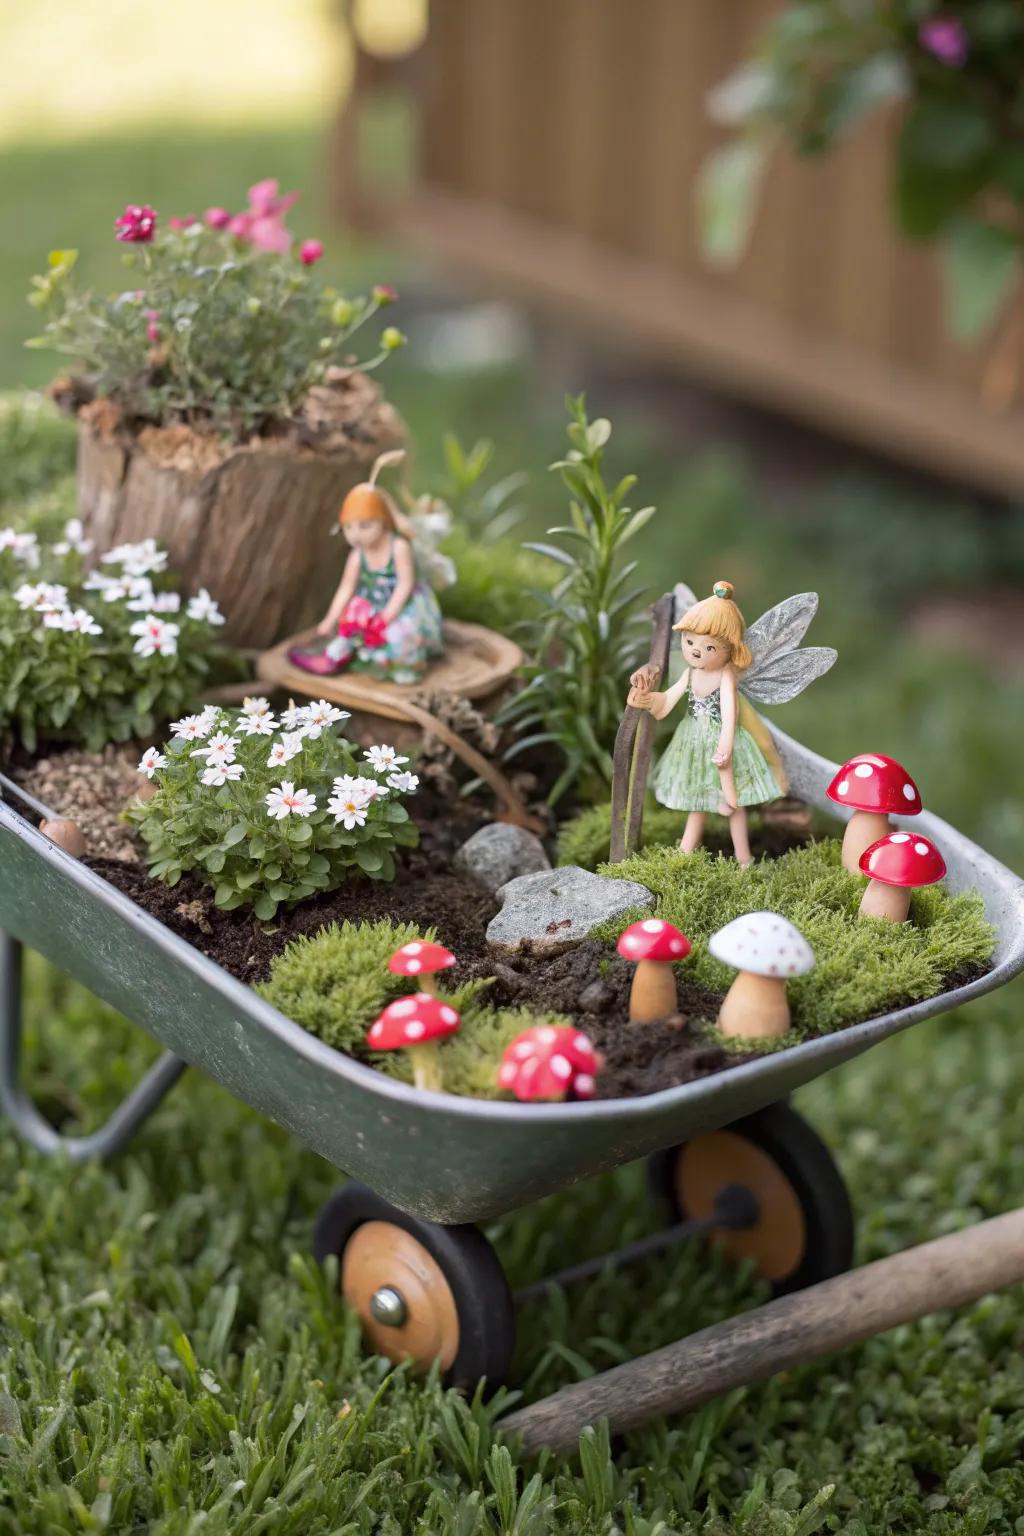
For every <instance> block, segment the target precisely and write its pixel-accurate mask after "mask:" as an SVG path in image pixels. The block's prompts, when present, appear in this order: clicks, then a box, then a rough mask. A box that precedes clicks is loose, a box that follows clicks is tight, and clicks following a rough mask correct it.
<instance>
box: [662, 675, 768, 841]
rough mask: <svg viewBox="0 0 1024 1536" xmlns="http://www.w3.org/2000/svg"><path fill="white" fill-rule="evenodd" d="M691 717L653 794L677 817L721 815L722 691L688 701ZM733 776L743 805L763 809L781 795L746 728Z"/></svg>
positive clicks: (739, 729)
mask: <svg viewBox="0 0 1024 1536" xmlns="http://www.w3.org/2000/svg"><path fill="white" fill-rule="evenodd" d="M686 701H687V709H686V714H685V715H684V716H683V718H682V720H680V722H679V724H678V725H677V727H676V730H675V734H674V735H673V737H672V740H671V741H670V742H669V744H668V746H667V747H666V748H665V751H664V752H663V753H662V756H661V760H660V762H659V763H658V766H657V768H656V769H655V771H654V777H653V779H652V781H651V788H652V790H653V791H654V797H655V799H656V800H657V801H658V802H659V804H660V805H664V806H667V807H668V809H669V810H671V811H715V810H717V809H718V807H719V806H720V805H721V803H722V781H721V779H720V778H719V773H718V769H717V768H716V767H715V764H714V763H713V762H712V758H713V756H714V754H715V752H717V750H718V738H719V736H720V735H721V733H722V704H721V699H720V698H719V691H718V689H717V688H716V689H715V691H714V693H709V694H707V695H706V697H704V698H698V697H697V695H696V694H694V693H687V695H686ZM732 772H733V778H734V780H735V782H736V800H737V804H738V805H763V804H764V803H765V801H767V800H774V799H775V798H776V796H777V795H778V793H779V786H778V784H777V782H776V780H775V776H774V774H773V773H772V771H771V768H770V767H769V766H768V761H767V759H766V758H765V756H764V753H763V752H762V751H761V749H760V747H759V746H758V745H757V742H756V741H755V740H754V738H753V736H751V734H750V732H749V731H748V730H747V729H746V727H745V726H743V725H739V724H738V725H737V726H736V736H735V740H734V741H733V748H732Z"/></svg>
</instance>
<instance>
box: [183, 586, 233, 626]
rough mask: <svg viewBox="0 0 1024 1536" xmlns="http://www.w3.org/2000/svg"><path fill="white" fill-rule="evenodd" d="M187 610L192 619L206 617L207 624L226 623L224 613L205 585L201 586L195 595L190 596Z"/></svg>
mask: <svg viewBox="0 0 1024 1536" xmlns="http://www.w3.org/2000/svg"><path fill="white" fill-rule="evenodd" d="M187 612H188V616H189V618H190V619H205V620H206V622H207V624H223V623H224V615H223V614H222V613H221V611H220V609H219V608H218V607H217V604H216V602H215V601H214V599H213V598H212V597H211V596H210V594H209V592H207V590H206V588H205V587H200V588H199V591H198V592H197V593H196V595H195V597H190V598H189V600H188V610H187Z"/></svg>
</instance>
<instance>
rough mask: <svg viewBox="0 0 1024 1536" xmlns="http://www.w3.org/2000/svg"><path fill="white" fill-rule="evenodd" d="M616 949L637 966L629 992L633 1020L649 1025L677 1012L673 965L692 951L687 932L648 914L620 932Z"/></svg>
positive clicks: (630, 1015)
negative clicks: (680, 930) (655, 1020)
mask: <svg viewBox="0 0 1024 1536" xmlns="http://www.w3.org/2000/svg"><path fill="white" fill-rule="evenodd" d="M616 948H617V949H618V952H619V954H620V955H621V956H622V958H623V959H624V960H632V961H633V962H634V963H635V965H636V971H635V973H634V975H633V985H632V987H631V988H630V991H629V1021H630V1023H631V1024H649V1023H650V1022H651V1020H652V1019H664V1018H667V1017H668V1015H669V1014H670V1013H675V1011H676V1004H677V1001H678V999H677V997H676V974H675V971H674V970H673V969H672V965H673V962H674V961H676V960H685V959H686V957H687V955H688V954H689V953H690V941H689V939H688V938H687V937H686V934H685V933H680V932H679V929H678V928H673V926H672V924H671V923H666V922H665V920H664V918H661V917H645V918H644V919H643V920H642V921H641V922H639V923H630V925H629V927H628V928H626V929H624V931H623V932H622V933H620V934H619V942H618V944H617V945H616Z"/></svg>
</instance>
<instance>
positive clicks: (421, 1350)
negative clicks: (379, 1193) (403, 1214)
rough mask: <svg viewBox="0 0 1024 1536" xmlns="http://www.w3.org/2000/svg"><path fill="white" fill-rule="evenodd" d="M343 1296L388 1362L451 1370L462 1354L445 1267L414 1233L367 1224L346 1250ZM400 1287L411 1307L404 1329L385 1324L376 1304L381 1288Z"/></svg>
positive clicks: (390, 1225)
mask: <svg viewBox="0 0 1024 1536" xmlns="http://www.w3.org/2000/svg"><path fill="white" fill-rule="evenodd" d="M340 1283H341V1292H342V1295H343V1296H344V1298H345V1300H346V1301H347V1302H348V1303H349V1305H350V1306H353V1307H355V1309H356V1311H357V1312H358V1313H359V1315H360V1317H361V1318H362V1320H363V1332H364V1333H365V1335H366V1339H367V1342H368V1343H369V1345H370V1347H371V1348H372V1349H374V1350H375V1351H376V1352H377V1354H379V1355H384V1356H385V1357H386V1358H387V1359H388V1360H394V1361H396V1362H397V1361H399V1360H406V1359H411V1360H413V1361H414V1362H415V1363H416V1365H418V1366H420V1367H422V1368H424V1369H426V1367H428V1366H430V1365H432V1364H433V1362H434V1361H435V1360H439V1361H440V1362H441V1368H442V1370H448V1368H449V1367H450V1366H451V1364H452V1362H453V1361H454V1359H455V1356H456V1355H457V1354H458V1350H459V1314H458V1310H457V1308H456V1305H455V1297H454V1296H453V1295H452V1291H451V1287H450V1286H449V1284H448V1281H447V1280H446V1279H445V1277H444V1271H443V1270H442V1269H441V1266H440V1265H439V1264H438V1263H437V1260H436V1259H434V1258H433V1257H432V1256H431V1255H430V1254H429V1253H428V1252H427V1250H426V1248H424V1246H423V1244H422V1243H419V1242H417V1241H416V1239H415V1238H414V1237H413V1236H412V1234H411V1233H410V1232H406V1231H405V1229H404V1228H403V1227H399V1226H396V1225H395V1224H394V1223H393V1222H390V1221H366V1222H363V1224H362V1226H360V1227H357V1228H356V1230H355V1232H354V1233H353V1234H352V1236H351V1237H350V1238H349V1240H348V1242H347V1243H346V1244H345V1251H344V1253H343V1255H342V1260H341V1276H340ZM384 1285H390V1286H394V1288H395V1290H396V1291H399V1292H401V1295H402V1297H403V1299H404V1301H405V1305H406V1310H407V1317H406V1320H405V1322H404V1323H403V1325H402V1326H401V1327H400V1328H392V1327H388V1326H387V1325H386V1324H384V1323H379V1322H378V1321H377V1319H376V1318H375V1317H374V1316H373V1314H372V1312H371V1311H370V1301H371V1298H372V1297H373V1294H374V1292H375V1291H377V1290H379V1289H380V1287H381V1286H384Z"/></svg>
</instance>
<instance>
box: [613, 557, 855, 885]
mask: <svg viewBox="0 0 1024 1536" xmlns="http://www.w3.org/2000/svg"><path fill="white" fill-rule="evenodd" d="M676 590H677V603H678V602H679V601H680V594H681V600H682V602H683V603H685V605H686V611H685V612H684V613H683V615H682V617H681V618H680V619H679V621H678V622H677V623H675V624H673V626H672V628H673V629H674V630H676V631H678V632H680V633H681V642H680V643H681V648H682V654H683V663H684V668H685V670H684V671H683V673H682V676H681V677H680V678H679V680H678V682H676V683H673V684H672V686H671V687H670V688H668V689H666V691H665V692H664V693H657V692H654V691H653V689H654V685H655V683H656V682H657V681H658V675H657V668H652V667H641V668H639V669H638V671H636V672H634V673H633V675H632V677H631V678H630V684H631V689H630V694H629V698H628V701H627V702H628V703H630V704H632V705H633V706H634V707H635V708H637V709H646V710H649V711H650V713H651V714H652V715H653V716H654V718H655V719H656V720H663V719H664V718H665V716H666V715H668V714H669V713H670V712H671V711H672V710H673V709H674V708H675V706H676V705H677V704H678V703H679V700H680V699H681V698H682V697H683V695H684V694H686V693H688V694H689V708H688V711H687V713H686V715H685V716H684V718H683V719H682V720H681V721H680V723H679V725H678V726H677V727H676V731H675V734H674V735H673V737H672V740H671V741H670V742H669V744H668V746H667V747H666V748H665V751H664V752H663V754H662V756H661V759H660V761H659V763H658V766H657V768H656V770H655V773H654V778H653V781H652V786H651V787H652V789H653V791H654V796H655V799H656V800H658V801H659V803H660V804H661V805H664V806H667V807H668V808H669V809H670V810H674V811H688V812H689V815H688V816H687V819H686V827H685V829H684V832H683V836H682V838H681V840H680V843H679V846H680V848H681V849H682V850H683V852H684V853H692V852H693V851H694V849H696V848H698V847H699V846H700V844H701V841H702V839H703V837H704V823H705V818H706V816H707V813H708V812H709V811H716V812H717V813H718V814H719V815H720V816H726V817H728V820H729V832H730V834H731V836H732V846H733V851H734V852H735V854H736V859H737V861H738V862H739V863H740V864H741V865H742V866H743V867H744V868H746V867H748V866H749V865H750V864H751V863H752V862H753V860H752V858H751V853H750V838H749V835H748V829H747V812H746V807H747V806H748V805H762V804H763V803H764V802H765V801H767V800H774V799H775V798H776V797H777V796H778V795H781V794H785V792H786V787H787V786H786V778H785V773H784V771H783V768H782V763H781V761H780V759H779V755H778V752H777V750H776V748H775V743H774V742H773V741H772V738H771V734H770V732H769V731H768V728H767V726H766V725H765V723H764V721H763V720H762V719H761V718H760V716H759V715H757V714H756V712H755V711H754V710H753V709H752V708H751V706H750V704H749V703H748V702H747V699H746V698H744V697H743V696H742V695H743V694H747V695H749V697H750V698H754V699H757V700H758V701H759V702H761V703H765V704H779V703H783V702H785V701H786V700H788V699H792V698H795V697H796V695H797V694H798V693H802V692H803V690H804V688H806V687H807V685H808V683H810V682H811V681H812V680H813V679H814V678H815V677H820V676H821V674H822V673H823V672H826V671H828V669H829V667H830V666H831V665H832V663H833V662H834V661H835V659H836V653H835V651H833V650H831V649H829V648H828V647H824V646H809V647H806V648H804V649H801V648H800V641H801V640H802V638H803V635H804V632H805V630H806V629H807V626H808V624H809V623H810V622H811V619H812V618H813V617H814V614H815V612H816V610H817V606H818V599H817V595H816V594H815V593H813V592H805V593H802V594H800V595H798V596H796V597H791V598H788V599H787V600H786V601H785V602H783V603H780V604H779V605H778V607H776V608H772V609H771V610H770V611H769V612H768V613H766V614H764V615H763V617H762V618H760V619H758V621H757V623H756V624H753V625H751V627H750V629H749V630H747V629H746V626H745V624H744V620H743V615H742V613H741V612H740V610H739V609H738V608H737V606H736V602H735V599H734V596H733V587H732V583H731V582H728V581H716V582H715V585H714V590H713V595H712V596H711V597H706V598H704V600H703V601H702V602H698V601H697V600H696V598H695V597H694V595H693V593H692V592H690V591H689V589H688V588H677V589H676ZM677 611H678V608H677Z"/></svg>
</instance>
